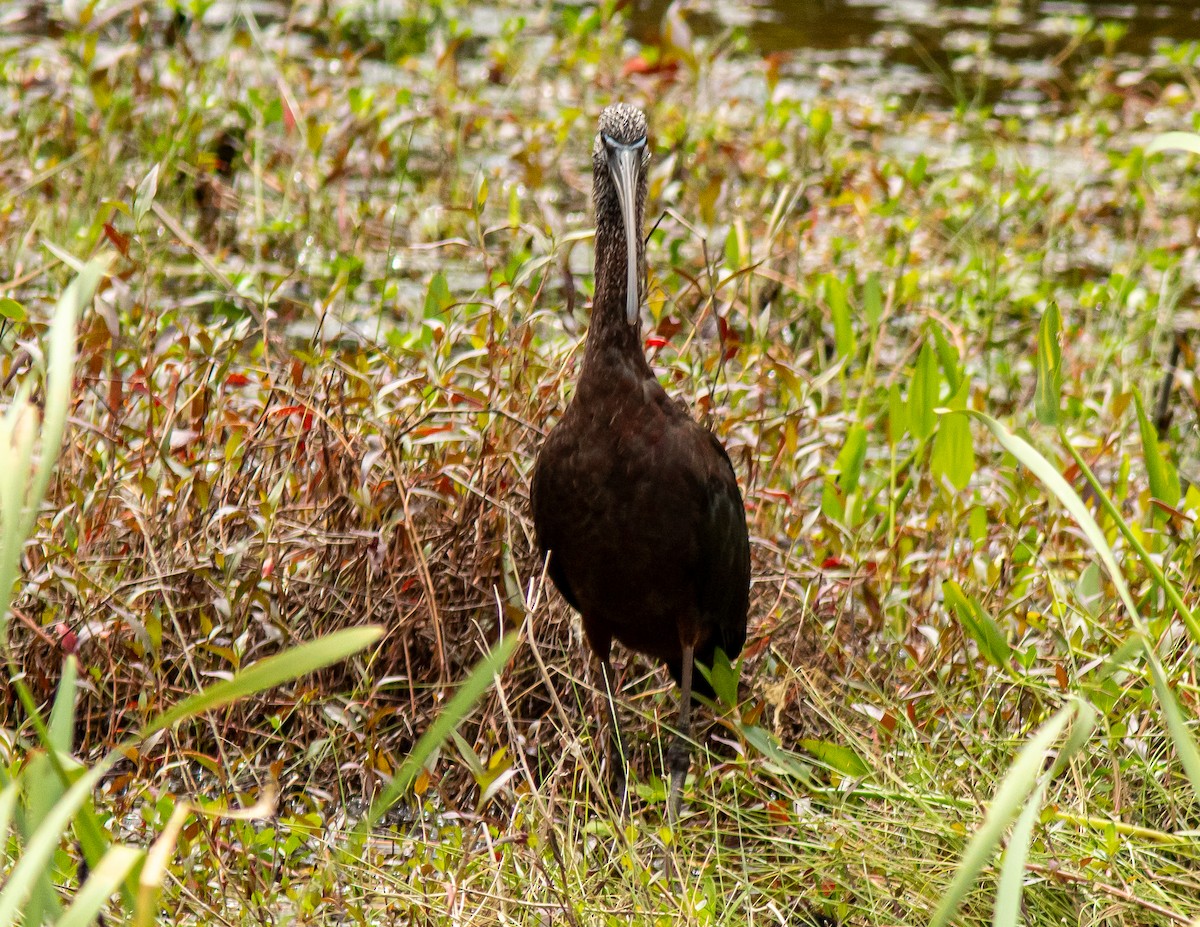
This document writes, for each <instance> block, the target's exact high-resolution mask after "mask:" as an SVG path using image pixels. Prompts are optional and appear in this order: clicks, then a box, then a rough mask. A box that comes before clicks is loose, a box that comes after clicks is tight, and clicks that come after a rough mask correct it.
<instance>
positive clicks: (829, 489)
mask: <svg viewBox="0 0 1200 927" xmlns="http://www.w3.org/2000/svg"><path fill="white" fill-rule="evenodd" d="M821 514H822V515H824V516H825V517H826V518H828V519H829V520H830V521H836V522H840V521H841V520H842V518H843V517H844V516H845V514H846V506H845V505H844V504H843V503H842V493H841V492H840V491H839V490H838V485H837V480H835V479H834V478H833V477H831V476H826V477H825V480H824V483H823V485H822V487H821Z"/></svg>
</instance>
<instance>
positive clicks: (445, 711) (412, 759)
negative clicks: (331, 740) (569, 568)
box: [0, 633, 520, 927]
mask: <svg viewBox="0 0 1200 927" xmlns="http://www.w3.org/2000/svg"><path fill="white" fill-rule="evenodd" d="M519 639H520V638H519V637H518V636H517V635H516V634H515V633H510V634H506V635H505V636H504V638H503V640H501V641H500V643H498V644H497V645H496V646H495V647H493V648H492V650H491V651H490V652H489V653H488V654H487V655H486V656H484V658H483V659H482V660H480V661H479V662H478V663H477V664H476V665H475V669H473V670H472V671H471V674H470V675H469V676H468V677H467V678H466V680H465V681H464V682H463V684H462V685H461V686H459V689H458V691H457V692H455V693H454V696H453V697H452V698H451V699H450V701H448V702H447V703H446V704H445V706H444V707H443V708H442V710H441V711H440V712H439V713H438V716H437V717H436V718H435V719H434V721H433V723H432V724H431V725H430V726H429V728H428V729H427V730H426V731H425V733H424V734H422V735H421V737H420V739H419V740H418V741H417V743H416V745H415V746H414V747H413V749H412V752H411V753H410V754H409V755H408V757H407V758H406V759H405V760H404V762H403V763H402V764H401V765H400V768H399V769H398V770H397V771H396V775H395V776H393V777H392V781H391V782H390V783H389V784H388V787H387V788H386V789H385V790H384V792H383V794H382V795H380V796H379V797H378V798H377V799H375V802H374V803H373V804H372V805H371V810H370V811H369V812H368V813H367V815H366V817H364V818H363V820H362V821H361V822H359V824H358V827H357V828H356V831H358V832H359V833H360V834H361V833H365V832H366V831H367V830H369V829H370V828H371V827H373V826H374V825H375V824H376V823H377V822H378V821H379V819H380V817H382V816H383V813H384V812H385V811H387V809H388V808H390V807H391V806H392V803H393V802H395V801H396V799H397V798H399V797H400V796H401V795H403V794H404V793H405V792H407V791H408V789H409V787H410V786H411V785H412V783H413V780H414V779H416V778H417V774H418V773H420V771H421V770H422V769H423V768H424V766H425V762H426V761H427V760H428V759H429V757H430V756H431V755H432V754H433V751H434V750H436V749H437V748H438V747H439V746H441V745H442V743H443V742H444V741H445V740H446V738H447V737H449V736H450V732H451V731H452V730H454V729H455V728H456V727H458V725H459V723H460V722H461V721H462V719H463V718H465V717H466V716H467V713H468V712H469V711H470V710H471V709H472V708H473V707H474V705H475V703H476V702H477V701H478V700H479V697H480V696H481V695H483V693H484V692H485V691H486V690H487V687H488V686H490V685H491V684H492V681H493V679H495V677H496V675H497V674H499V672H500V671H501V670H502V669H504V665H505V664H506V663H508V658H509V657H510V656H512V652H513V651H514V650H515V649H516V646H517V641H518V640H519ZM0 927H3V925H0Z"/></svg>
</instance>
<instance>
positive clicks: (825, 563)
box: [821, 557, 846, 570]
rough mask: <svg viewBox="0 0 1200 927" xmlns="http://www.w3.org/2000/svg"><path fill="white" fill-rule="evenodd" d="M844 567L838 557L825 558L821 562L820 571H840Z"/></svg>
mask: <svg viewBox="0 0 1200 927" xmlns="http://www.w3.org/2000/svg"><path fill="white" fill-rule="evenodd" d="M845 565H846V564H845V563H844V562H843V561H842V559H841V558H840V557H826V558H825V559H824V560H822V561H821V569H822V570H840V569H842V568H843V567H844V566H845Z"/></svg>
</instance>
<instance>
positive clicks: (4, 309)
mask: <svg viewBox="0 0 1200 927" xmlns="http://www.w3.org/2000/svg"><path fill="white" fill-rule="evenodd" d="M27 318H28V316H27V315H26V313H25V307H24V306H22V305H21V304H20V303H19V302H17V301H16V300H15V299H9V298H8V297H7V296H6V297H5V298H4V299H0V319H8V320H9V321H10V322H24V321H25V320H26V319H27Z"/></svg>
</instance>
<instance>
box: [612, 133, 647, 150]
mask: <svg viewBox="0 0 1200 927" xmlns="http://www.w3.org/2000/svg"><path fill="white" fill-rule="evenodd" d="M604 144H605V145H607V146H608V147H609V148H628V149H630V150H632V151H637V149H639V148H645V147H646V136H644V135H643V136H642V137H641V138H639V139H638V140H637V141H636V142H628V143H626V142H619V141H617V140H616V139H615V138H613V137H612V136H611V135H605V136H604Z"/></svg>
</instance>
